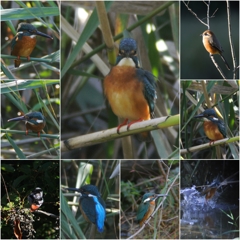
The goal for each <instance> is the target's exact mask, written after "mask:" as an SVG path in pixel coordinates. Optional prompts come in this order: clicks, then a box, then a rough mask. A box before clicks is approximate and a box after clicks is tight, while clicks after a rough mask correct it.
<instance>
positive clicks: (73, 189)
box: [65, 188, 80, 192]
mask: <svg viewBox="0 0 240 240" xmlns="http://www.w3.org/2000/svg"><path fill="white" fill-rule="evenodd" d="M65 190H69V191H77V192H80V190H79V188H65Z"/></svg>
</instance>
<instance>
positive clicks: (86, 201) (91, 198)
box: [66, 184, 106, 233]
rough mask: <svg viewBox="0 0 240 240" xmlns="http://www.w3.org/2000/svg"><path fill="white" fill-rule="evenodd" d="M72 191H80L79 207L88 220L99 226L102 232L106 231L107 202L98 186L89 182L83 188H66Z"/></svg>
mask: <svg viewBox="0 0 240 240" xmlns="http://www.w3.org/2000/svg"><path fill="white" fill-rule="evenodd" d="M66 189H67V190H70V191H77V192H79V193H80V200H79V208H80V211H81V213H82V215H83V217H84V219H85V220H86V221H87V222H90V223H93V224H95V225H96V226H97V229H98V231H99V232H100V233H102V232H103V231H104V221H105V218H106V211H105V208H106V206H105V202H104V201H103V199H102V198H101V195H100V193H99V191H98V189H97V187H96V186H94V185H91V184H88V185H84V186H82V187H81V188H66Z"/></svg>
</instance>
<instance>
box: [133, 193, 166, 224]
mask: <svg viewBox="0 0 240 240" xmlns="http://www.w3.org/2000/svg"><path fill="white" fill-rule="evenodd" d="M165 196H167V194H155V193H145V194H144V195H143V198H142V201H141V204H140V205H139V207H138V210H137V221H138V222H139V224H140V227H142V225H143V223H144V222H145V221H146V220H147V219H148V218H149V217H150V216H151V215H152V213H153V212H154V209H155V201H156V200H157V199H158V198H159V197H165Z"/></svg>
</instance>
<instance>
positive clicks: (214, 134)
mask: <svg viewBox="0 0 240 240" xmlns="http://www.w3.org/2000/svg"><path fill="white" fill-rule="evenodd" d="M194 118H204V120H205V121H204V123H203V129H204V132H205V134H206V136H207V137H208V138H209V139H210V140H211V141H216V140H221V139H223V138H226V129H225V124H224V122H223V121H221V120H220V119H219V118H218V117H217V114H216V112H215V110H214V109H213V108H210V109H206V110H205V111H204V112H202V113H201V114H199V115H197V116H195V117H194Z"/></svg>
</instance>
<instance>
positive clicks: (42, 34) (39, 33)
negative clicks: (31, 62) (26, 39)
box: [36, 31, 53, 39]
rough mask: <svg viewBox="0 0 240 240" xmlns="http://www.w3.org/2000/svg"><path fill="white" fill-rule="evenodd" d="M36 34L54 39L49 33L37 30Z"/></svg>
mask: <svg viewBox="0 0 240 240" xmlns="http://www.w3.org/2000/svg"><path fill="white" fill-rule="evenodd" d="M36 34H37V35H39V36H42V37H45V38H50V39H53V38H52V37H51V36H49V35H47V34H45V33H42V32H39V31H37V32H36Z"/></svg>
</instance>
